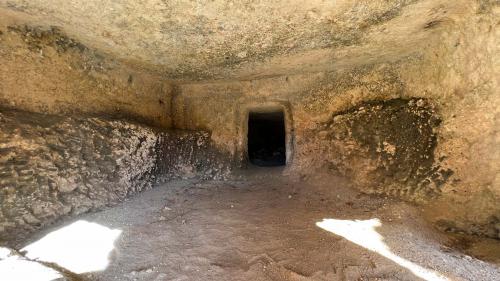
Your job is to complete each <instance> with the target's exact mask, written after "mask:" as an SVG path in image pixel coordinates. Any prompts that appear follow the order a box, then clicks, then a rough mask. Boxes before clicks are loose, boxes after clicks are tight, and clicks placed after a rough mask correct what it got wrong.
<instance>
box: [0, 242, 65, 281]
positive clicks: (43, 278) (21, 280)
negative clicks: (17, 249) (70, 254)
mask: <svg viewBox="0 0 500 281" xmlns="http://www.w3.org/2000/svg"><path fill="white" fill-rule="evenodd" d="M62 277H63V276H62V275H61V274H59V272H57V271H55V270H53V269H51V268H48V267H46V266H44V265H42V264H40V263H37V262H33V261H29V260H26V259H25V258H23V257H21V256H19V255H16V254H15V253H12V252H11V251H10V250H9V249H7V248H2V247H0V280H5V281H51V280H56V279H59V278H62Z"/></svg>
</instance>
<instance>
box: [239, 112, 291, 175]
mask: <svg viewBox="0 0 500 281" xmlns="http://www.w3.org/2000/svg"><path fill="white" fill-rule="evenodd" d="M248 158H249V160H250V163H252V164H254V165H257V166H264V167H271V166H283V165H285V164H286V140H285V117H284V113H283V111H276V112H250V114H249V116H248Z"/></svg>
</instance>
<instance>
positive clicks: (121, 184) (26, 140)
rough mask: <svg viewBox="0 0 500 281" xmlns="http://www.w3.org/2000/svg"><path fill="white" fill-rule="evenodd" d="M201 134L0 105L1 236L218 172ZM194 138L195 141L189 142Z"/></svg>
mask: <svg viewBox="0 0 500 281" xmlns="http://www.w3.org/2000/svg"><path fill="white" fill-rule="evenodd" d="M209 140H210V137H209V134H207V133H202V132H159V131H155V130H153V129H151V128H147V127H144V126H141V125H138V124H135V123H129V122H125V121H119V120H110V119H106V118H96V117H92V118H91V117H89V118H84V117H81V118H74V117H60V116H52V115H44V114H35V113H28V112H21V111H7V110H5V111H0V241H2V242H4V241H8V240H12V239H16V240H18V239H22V238H23V237H25V236H26V235H28V234H29V233H30V232H32V231H34V230H36V229H38V228H40V227H42V226H44V225H47V224H49V223H51V222H54V221H55V220H57V219H58V218H60V217H61V216H64V215H77V214H81V213H84V212H87V211H90V210H96V209H99V208H102V207H104V206H106V205H108V204H111V203H114V202H117V201H120V200H122V199H124V198H125V197H127V196H129V195H131V194H135V193H137V192H140V191H143V190H146V189H150V188H151V187H152V186H153V184H154V183H156V182H158V181H165V180H168V179H172V178H174V177H195V176H200V177H202V178H222V177H223V176H224V175H227V174H228V172H229V168H227V166H224V162H223V161H221V160H219V158H217V157H219V155H216V154H214V153H208V151H209V150H210V149H209V147H210V142H209ZM193 143H199V145H193Z"/></svg>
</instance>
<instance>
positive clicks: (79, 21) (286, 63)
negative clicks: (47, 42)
mask: <svg viewBox="0 0 500 281" xmlns="http://www.w3.org/2000/svg"><path fill="white" fill-rule="evenodd" d="M471 2H474V1H466V0H459V1H445V0H392V1H388V0H337V1H334V0H331V1H321V0H311V1H303V0H277V1H243V0H237V1H226V0H198V1H190V0H179V1H166V0H148V1H137V0H105V1H103V0H51V1H47V0H0V8H1V9H2V10H3V11H1V13H7V14H11V15H14V16H16V17H18V18H22V19H23V20H28V21H30V22H32V23H34V24H38V25H43V24H46V25H54V26H58V27H60V28H61V29H62V30H64V31H65V32H66V33H67V34H68V35H69V36H71V37H73V38H76V39H77V40H80V41H81V42H82V43H84V44H85V45H87V46H90V47H93V48H96V49H98V50H101V51H102V52H104V53H107V54H110V55H113V56H116V57H117V58H119V59H122V60H125V61H129V62H131V63H134V64H139V65H141V66H145V67H147V68H151V69H154V70H156V71H160V72H161V73H163V74H165V77H166V78H169V79H175V80H187V81H193V80H206V79H210V80H211V79H254V78H259V77H268V76H276V75H283V74H294V73H303V72H315V71H325V70H332V69H336V68H339V67H342V66H343V65H353V64H354V65H355V64H360V63H370V62H374V61H381V60H393V59H398V58H401V57H403V56H407V55H410V54H413V53H415V52H418V51H419V50H420V49H422V48H423V47H425V46H426V45H428V44H429V42H432V39H431V38H433V35H435V34H438V33H439V32H440V30H442V29H443V27H446V26H449V25H450V24H452V23H453V22H454V21H456V20H457V19H460V18H463V17H464V15H463V14H462V13H463V11H470V10H472V9H468V8H467V5H473V4H474V3H471Z"/></svg>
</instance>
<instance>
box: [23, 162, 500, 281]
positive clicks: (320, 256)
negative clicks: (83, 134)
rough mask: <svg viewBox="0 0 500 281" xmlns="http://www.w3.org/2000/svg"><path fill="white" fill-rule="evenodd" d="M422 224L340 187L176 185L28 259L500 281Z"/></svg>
mask: <svg viewBox="0 0 500 281" xmlns="http://www.w3.org/2000/svg"><path fill="white" fill-rule="evenodd" d="M420 212H421V210H419V209H417V208H416V207H415V206H412V205H409V204H408V203H403V202H400V201H397V200H393V199H386V198H382V197H375V196H369V195H364V194H361V193H358V192H357V191H355V190H353V189H352V188H349V187H348V186H347V183H346V182H345V181H344V180H342V179H339V178H316V179H307V180H304V179H302V180H292V179H291V178H289V177H286V176H282V175H281V172H280V171H279V170H274V172H273V173H271V174H269V173H262V172H261V171H259V170H257V171H256V172H254V173H253V174H252V175H246V176H245V177H241V178H240V179H236V180H230V181H196V180H180V181H174V182H170V183H167V184H164V185H162V186H158V187H156V188H155V189H153V190H150V191H147V192H144V193H142V194H140V195H138V196H135V197H133V198H130V199H128V200H127V201H126V202H123V203H121V204H119V205H117V206H114V207H110V208H107V209H105V210H103V211H100V212H96V213H91V214H86V215H82V216H79V217H75V218H72V219H70V220H66V221H63V222H61V223H59V224H58V225H54V226H52V227H50V228H48V229H46V230H44V231H42V232H40V233H37V234H36V235H35V236H33V237H32V238H31V239H30V241H25V242H23V243H22V245H19V246H20V247H19V248H21V247H22V246H26V247H25V248H24V250H25V252H24V254H25V255H26V256H27V257H30V258H31V259H38V260H45V261H47V262H52V263H56V264H58V266H61V267H64V268H66V269H68V270H70V271H72V272H74V273H78V276H77V277H73V278H74V279H78V280H158V281H159V280H176V281H181V280H220V281H223V280H255V281H258V280H273V281H285V280H290V281H296V280H297V281H299V280H300V281H301V280H318V281H319V280H500V267H499V266H498V263H496V262H494V261H493V262H485V261H481V260H478V259H476V258H474V257H471V256H469V255H467V254H464V253H462V252H460V251H459V250H457V249H456V248H453V247H450V245H453V244H454V241H455V240H456V239H455V240H453V238H452V237H450V236H447V235H444V234H442V233H439V232H437V231H436V230H434V229H433V228H432V226H430V225H428V224H427V223H426V222H425V221H424V220H423V219H422V216H421V215H420ZM455 242H456V241H455ZM51 243H52V244H51ZM497 243H498V242H497ZM44 249H45V252H44ZM497 262H498V261H497ZM85 263H87V264H88V265H85ZM70 279H71V278H70Z"/></svg>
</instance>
